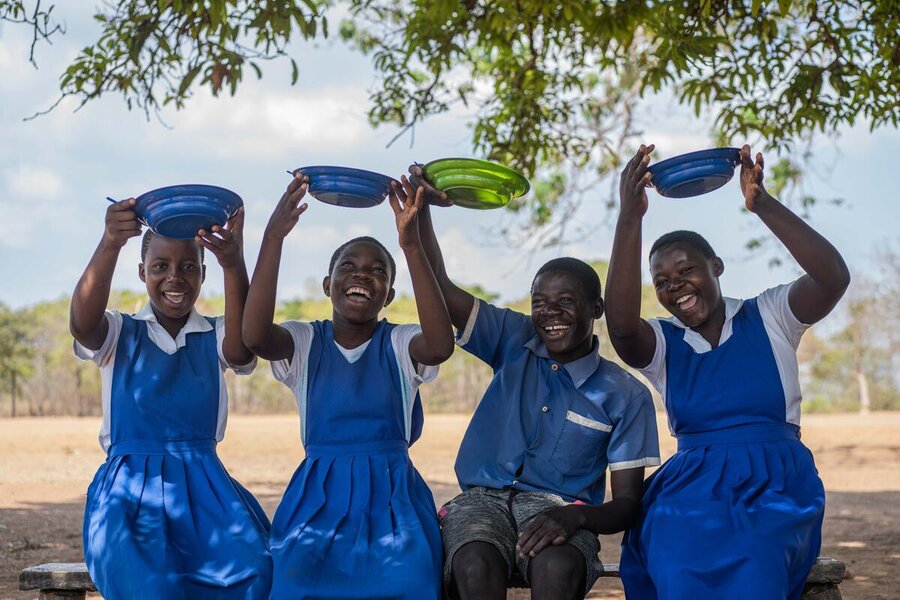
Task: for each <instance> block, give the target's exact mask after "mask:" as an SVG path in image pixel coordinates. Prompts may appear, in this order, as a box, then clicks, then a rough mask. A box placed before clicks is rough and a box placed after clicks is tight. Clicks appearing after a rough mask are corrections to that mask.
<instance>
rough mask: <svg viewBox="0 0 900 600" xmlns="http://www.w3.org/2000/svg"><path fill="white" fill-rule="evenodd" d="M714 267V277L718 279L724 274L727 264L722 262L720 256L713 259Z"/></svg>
mask: <svg viewBox="0 0 900 600" xmlns="http://www.w3.org/2000/svg"><path fill="white" fill-rule="evenodd" d="M712 265H713V275H715V276H716V277H721V276H722V273H724V272H725V263H723V262H722V259H721V258H719V257H718V256H714V257H713V259H712Z"/></svg>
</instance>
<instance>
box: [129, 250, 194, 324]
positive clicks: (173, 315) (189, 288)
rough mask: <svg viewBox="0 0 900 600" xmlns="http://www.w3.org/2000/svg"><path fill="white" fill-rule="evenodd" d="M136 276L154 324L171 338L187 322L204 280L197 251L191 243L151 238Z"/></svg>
mask: <svg viewBox="0 0 900 600" xmlns="http://www.w3.org/2000/svg"><path fill="white" fill-rule="evenodd" d="M138 276H139V277H140V278H141V281H143V282H144V283H145V284H146V285H147V295H148V296H149V297H150V305H151V306H152V307H153V312H154V313H155V314H156V318H157V320H158V321H159V323H160V325H162V326H163V327H165V329H166V330H167V331H169V333H170V334H172V335H173V337H174V335H175V334H177V332H178V331H179V330H180V329H181V327H182V326H183V325H184V323H185V321H187V318H188V316H189V315H190V312H191V308H193V307H194V303H195V302H196V301H197V298H198V297H199V296H200V286H201V284H202V283H203V280H204V278H205V277H206V267H205V266H204V265H203V264H202V259H201V254H200V247H199V246H197V244H195V243H194V241H193V240H173V239H169V238H164V237H162V236H158V235H154V236H153V237H152V239H151V240H150V245H149V246H148V247H147V254H146V256H145V257H144V262H142V263H141V264H140V265H139V266H138ZM173 331H174V333H173Z"/></svg>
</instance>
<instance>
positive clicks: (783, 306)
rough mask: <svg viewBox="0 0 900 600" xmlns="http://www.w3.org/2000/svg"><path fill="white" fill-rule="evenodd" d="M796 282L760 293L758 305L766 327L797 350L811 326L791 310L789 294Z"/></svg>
mask: <svg viewBox="0 0 900 600" xmlns="http://www.w3.org/2000/svg"><path fill="white" fill-rule="evenodd" d="M794 283H796V281H794V282H791V283H785V284H782V285H779V286H776V287H773V288H769V289H767V290H766V291H764V292H763V293H762V294H760V295H759V297H758V298H757V301H756V305H757V307H759V315H760V316H761V317H762V320H763V323H764V324H765V326H766V329H767V330H769V331H770V332H773V333H776V334H778V335H780V336H781V337H783V338H784V339H785V340H787V341H788V342H790V344H791V345H792V346H793V347H794V349H795V350H796V349H797V346H799V345H800V338H801V337H802V336H803V334H804V333H805V332H806V330H807V329H809V327H810V326H809V325H807V324H805V323H801V322H800V320H799V319H798V318H797V317H796V316H794V311H792V310H791V304H790V302H789V300H788V296H789V295H790V292H791V287H792V286H793V285H794Z"/></svg>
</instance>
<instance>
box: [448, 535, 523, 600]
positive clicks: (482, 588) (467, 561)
mask: <svg viewBox="0 0 900 600" xmlns="http://www.w3.org/2000/svg"><path fill="white" fill-rule="evenodd" d="M508 570H509V567H508V566H507V564H506V560H505V559H504V558H503V555H502V554H500V551H499V550H497V548H496V546H494V545H493V544H491V543H488V542H469V543H468V544H466V545H465V546H463V547H462V548H460V549H459V550H457V551H456V553H455V554H454V555H453V571H452V574H453V575H452V577H453V585H454V587H455V588H456V594H457V596H458V597H459V600H505V599H506V579H507V573H508Z"/></svg>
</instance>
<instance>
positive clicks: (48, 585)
mask: <svg viewBox="0 0 900 600" xmlns="http://www.w3.org/2000/svg"><path fill="white" fill-rule="evenodd" d="M603 569H604V572H603V577H618V576H619V565H617V564H605V565H603ZM845 571H846V567H845V566H844V563H842V562H841V561H839V560H834V559H833V558H820V559H819V560H817V561H816V564H815V565H813V568H812V570H811V571H810V572H809V577H808V578H807V579H806V590H805V591H804V592H803V599H804V600H841V591H840V590H839V589H838V586H839V585H840V583H841V582H842V581H843V580H844V573H845ZM512 584H513V586H514V587H524V586H525V582H524V581H522V580H519V581H513V582H512ZM19 589H20V590H26V591H27V590H40V599H41V600H51V599H56V598H68V599H75V598H78V599H81V598H84V597H85V593H86V592H96V591H97V588H95V587H94V584H93V582H92V581H91V576H90V575H88V572H87V567H86V566H85V564H84V563H46V564H43V565H36V566H34V567H28V568H26V569H25V570H23V571H22V573H21V574H20V575H19Z"/></svg>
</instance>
